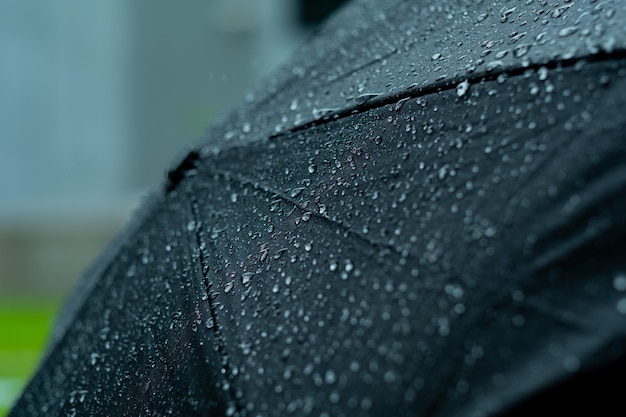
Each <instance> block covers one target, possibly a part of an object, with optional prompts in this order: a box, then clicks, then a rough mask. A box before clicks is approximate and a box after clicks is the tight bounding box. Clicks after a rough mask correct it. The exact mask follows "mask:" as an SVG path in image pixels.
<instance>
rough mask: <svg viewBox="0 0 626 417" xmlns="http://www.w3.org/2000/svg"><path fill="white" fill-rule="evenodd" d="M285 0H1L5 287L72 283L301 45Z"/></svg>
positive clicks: (1, 284)
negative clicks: (224, 116) (149, 195)
mask: <svg viewBox="0 0 626 417" xmlns="http://www.w3.org/2000/svg"><path fill="white" fill-rule="evenodd" d="M295 4H296V2H294V1H291V0H186V1H182V2H172V1H169V0H54V1H50V0H2V1H0V297H1V296H3V295H9V294H13V293H29V294H35V295H37V294H46V295H50V294H64V293H65V292H67V288H68V286H69V285H70V284H71V283H72V282H73V281H74V280H75V279H76V277H77V276H78V275H79V274H80V272H81V271H82V270H83V269H84V268H85V266H86V265H87V263H89V262H90V261H91V260H92V258H94V257H95V256H96V254H97V253H98V252H99V251H100V250H101V249H102V246H103V245H104V244H105V243H106V242H107V241H109V240H110V239H111V237H112V236H113V235H115V234H116V233H117V232H118V230H119V229H120V227H121V226H122V225H123V224H124V223H125V221H126V220H127V218H128V217H129V215H130V213H131V211H132V209H133V208H134V207H136V206H137V204H138V201H139V197H140V196H141V195H143V194H145V193H146V189H147V188H149V187H152V186H155V185H157V184H158V183H159V182H160V181H161V178H162V177H163V175H164V173H165V171H166V169H167V167H168V164H169V163H170V161H171V160H172V158H173V157H174V156H176V155H177V154H178V153H180V152H181V151H182V150H183V149H184V148H185V147H186V146H187V145H188V144H190V143H192V142H193V141H195V140H197V139H199V138H200V137H201V136H202V133H203V132H204V131H205V128H206V127H207V126H208V125H209V124H210V122H211V120H213V119H214V118H215V117H216V116H217V115H219V114H220V113H222V112H224V111H226V110H227V109H228V108H229V107H231V106H232V105H233V104H235V103H237V102H238V101H240V100H241V99H242V98H243V96H244V94H245V93H246V91H248V90H250V89H251V88H252V87H253V86H254V85H256V84H257V83H258V82H259V81H260V80H261V79H262V78H263V77H264V76H266V75H267V74H268V73H270V72H271V71H272V70H273V69H274V68H276V67H277V66H278V65H280V64H281V63H282V62H283V61H284V60H285V59H286V58H287V57H288V56H289V54H290V53H291V51H292V50H293V49H294V48H295V47H296V46H297V45H298V44H299V43H300V42H301V39H302V38H303V36H304V34H305V30H304V29H303V28H301V27H300V26H299V25H298V24H297V23H296V21H295V16H296V14H297V13H296V11H295Z"/></svg>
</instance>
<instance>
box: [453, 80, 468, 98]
mask: <svg viewBox="0 0 626 417" xmlns="http://www.w3.org/2000/svg"><path fill="white" fill-rule="evenodd" d="M469 87H470V83H469V81H467V80H465V81H463V82H462V83H460V84H459V85H457V86H456V95H457V97H463V96H464V95H465V94H467V91H468V90H469Z"/></svg>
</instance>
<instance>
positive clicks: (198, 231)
mask: <svg viewBox="0 0 626 417" xmlns="http://www.w3.org/2000/svg"><path fill="white" fill-rule="evenodd" d="M187 195H188V197H189V199H190V201H191V212H192V216H193V219H194V229H193V233H194V237H195V241H196V242H195V243H196V245H197V248H198V252H199V261H200V273H201V276H202V283H203V284H204V290H205V291H206V295H207V302H208V305H209V312H210V314H211V319H212V320H213V331H214V333H215V336H216V338H217V350H218V352H219V355H220V357H221V359H222V364H221V366H222V368H223V369H224V371H225V378H226V379H227V380H228V390H227V392H228V393H229V396H230V398H231V401H232V402H233V404H234V405H235V409H236V410H237V415H239V414H241V412H242V410H243V407H242V405H241V404H239V401H238V400H237V396H236V393H235V389H234V385H235V384H234V382H235V381H234V380H233V376H232V375H233V373H232V372H231V369H230V361H229V359H228V358H229V356H228V354H227V353H226V348H225V343H224V339H223V337H222V334H221V331H220V328H221V326H220V324H219V322H218V321H217V309H216V308H215V305H214V303H213V301H212V299H213V298H214V297H213V294H214V293H213V291H212V284H211V282H210V281H209V271H210V265H209V263H208V261H207V258H208V254H207V255H205V251H204V249H203V246H204V245H203V244H202V236H203V235H204V229H203V226H202V222H201V221H200V214H199V209H198V202H197V200H196V198H195V197H194V196H193V195H191V193H189V192H187Z"/></svg>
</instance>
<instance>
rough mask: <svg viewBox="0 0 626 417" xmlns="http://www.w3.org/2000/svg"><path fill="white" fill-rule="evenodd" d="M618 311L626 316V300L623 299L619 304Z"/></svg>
mask: <svg viewBox="0 0 626 417" xmlns="http://www.w3.org/2000/svg"><path fill="white" fill-rule="evenodd" d="M617 311H618V313H620V314H626V298H622V299H621V300H619V301H618V302H617Z"/></svg>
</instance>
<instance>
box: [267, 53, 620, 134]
mask: <svg viewBox="0 0 626 417" xmlns="http://www.w3.org/2000/svg"><path fill="white" fill-rule="evenodd" d="M624 57H626V49H617V50H615V51H611V52H604V51H602V52H599V53H597V54H595V55H586V56H581V57H574V58H570V59H561V60H556V59H554V60H547V61H544V62H537V63H533V64H529V65H526V66H524V65H517V66H511V67H510V68H508V69H506V70H505V69H503V70H500V71H485V72H481V73H477V74H476V75H473V76H456V77H451V78H449V79H447V80H442V81H439V82H434V83H432V84H430V85H427V86H415V85H414V86H412V87H411V86H409V88H407V89H406V90H404V91H401V92H398V93H395V94H391V95H388V96H382V97H380V98H376V97H374V98H372V99H370V100H368V101H366V102H365V103H362V104H356V105H353V106H350V107H346V108H345V109H343V110H340V111H338V112H336V113H332V114H329V115H327V116H324V117H322V118H320V119H318V120H313V121H310V122H307V123H304V124H302V125H299V126H295V127H293V128H291V129H288V130H285V131H283V132H278V133H274V134H272V135H270V136H269V138H270V139H278V138H280V137H282V136H287V135H290V134H293V133H296V132H299V131H301V130H306V129H310V128H311V127H316V126H320V125H324V124H326V123H328V122H331V121H335V120H339V119H343V118H346V117H349V116H351V115H353V114H358V113H364V112H367V111H370V110H374V109H377V108H380V107H384V106H387V105H390V104H394V103H397V102H398V101H400V100H402V99H411V98H418V97H423V96H426V95H429V94H434V93H438V92H442V91H450V90H454V89H456V88H457V86H458V84H459V83H460V82H468V83H469V84H470V85H472V84H478V83H482V82H488V81H495V80H497V79H498V77H500V76H501V75H507V76H520V75H523V74H524V73H526V72H527V71H529V70H535V71H536V70H538V69H539V68H541V67H545V68H547V69H555V68H569V67H573V66H575V65H576V64H577V63H579V62H581V61H583V62H584V61H586V62H590V63H596V62H604V61H610V60H612V59H615V58H618V59H619V58H624Z"/></svg>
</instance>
